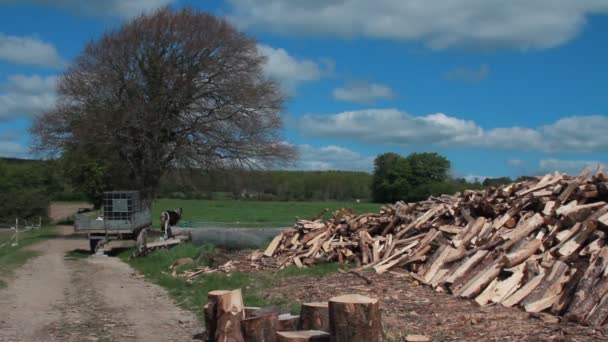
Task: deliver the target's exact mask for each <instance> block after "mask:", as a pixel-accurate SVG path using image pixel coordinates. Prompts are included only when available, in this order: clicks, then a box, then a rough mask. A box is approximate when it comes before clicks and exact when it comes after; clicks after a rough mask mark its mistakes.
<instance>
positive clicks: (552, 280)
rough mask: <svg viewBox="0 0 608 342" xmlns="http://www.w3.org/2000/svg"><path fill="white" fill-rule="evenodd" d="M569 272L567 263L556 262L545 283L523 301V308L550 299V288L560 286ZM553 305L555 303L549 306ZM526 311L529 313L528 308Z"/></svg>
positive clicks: (544, 280)
mask: <svg viewBox="0 0 608 342" xmlns="http://www.w3.org/2000/svg"><path fill="white" fill-rule="evenodd" d="M567 270H568V265H567V264H566V263H564V262H561V261H559V260H557V261H555V263H554V264H553V267H551V270H550V271H549V273H548V274H547V276H546V277H545V279H543V282H542V283H541V284H540V285H539V286H538V287H537V288H535V289H534V291H532V293H530V295H528V296H527V297H526V299H524V300H523V301H522V303H521V304H522V306H524V307H526V306H527V305H529V304H533V303H536V302H538V301H540V300H541V299H543V298H546V297H548V295H547V292H548V290H549V288H552V286H553V285H554V284H560V281H562V276H563V275H564V273H566V271H567ZM562 285H563V284H562ZM551 305H553V303H551V304H550V305H549V306H551ZM526 311H528V310H527V308H526ZM529 312H536V311H529Z"/></svg>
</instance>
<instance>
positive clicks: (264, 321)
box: [241, 313, 279, 342]
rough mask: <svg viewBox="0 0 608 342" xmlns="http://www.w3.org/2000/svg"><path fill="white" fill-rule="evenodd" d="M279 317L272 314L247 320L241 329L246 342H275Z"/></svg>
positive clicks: (242, 323) (243, 322)
mask: <svg viewBox="0 0 608 342" xmlns="http://www.w3.org/2000/svg"><path fill="white" fill-rule="evenodd" d="M278 318H279V315H278V314H277V313H270V314H267V315H263V316H256V317H251V318H246V319H244V320H243V321H242V322H241V329H242V331H243V336H244V337H245V341H246V342H275V341H276V332H277V325H278Z"/></svg>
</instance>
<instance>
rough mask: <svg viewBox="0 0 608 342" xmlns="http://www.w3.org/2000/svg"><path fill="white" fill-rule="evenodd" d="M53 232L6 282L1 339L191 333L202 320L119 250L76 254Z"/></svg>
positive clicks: (183, 336) (164, 337)
mask: <svg viewBox="0 0 608 342" xmlns="http://www.w3.org/2000/svg"><path fill="white" fill-rule="evenodd" d="M87 245H88V243H87V241H86V240H76V239H63V238H62V239H53V240H49V241H46V242H43V243H41V244H38V245H36V246H33V248H34V249H36V250H37V251H39V252H41V253H42V255H41V256H39V257H36V258H34V259H32V260H30V261H29V262H28V263H27V264H26V265H24V266H23V267H22V268H20V269H19V270H18V271H17V272H16V274H15V278H14V279H13V280H12V281H10V282H9V286H8V287H7V288H5V289H0V308H1V309H0V341H189V340H190V339H191V336H192V335H193V334H195V333H198V332H201V331H202V327H201V325H200V324H199V322H198V320H197V319H196V317H195V315H194V314H192V313H191V312H188V311H185V310H182V309H180V308H178V307H176V306H175V304H174V303H173V302H172V300H171V299H170V298H169V297H168V294H167V293H166V292H165V290H163V289H162V288H161V287H159V286H157V285H154V284H150V283H148V282H146V281H145V280H143V279H141V277H139V276H137V275H136V274H135V272H134V271H133V269H131V268H130V267H129V266H128V265H127V264H125V263H123V262H121V261H120V260H119V259H117V258H114V257H87V258H76V259H69V258H66V257H65V253H66V252H68V251H71V250H74V249H78V248H85V247H86V246H87Z"/></svg>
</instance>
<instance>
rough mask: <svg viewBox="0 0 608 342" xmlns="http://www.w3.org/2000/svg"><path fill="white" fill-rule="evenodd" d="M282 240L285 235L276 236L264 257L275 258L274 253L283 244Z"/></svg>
mask: <svg viewBox="0 0 608 342" xmlns="http://www.w3.org/2000/svg"><path fill="white" fill-rule="evenodd" d="M282 239H283V234H279V235H277V236H275V237H274V239H272V241H271V242H270V244H269V245H268V247H267V248H266V250H265V251H264V255H265V256H267V257H271V256H273V255H274V252H275V251H276V250H277V247H279V244H280V243H281V240H282Z"/></svg>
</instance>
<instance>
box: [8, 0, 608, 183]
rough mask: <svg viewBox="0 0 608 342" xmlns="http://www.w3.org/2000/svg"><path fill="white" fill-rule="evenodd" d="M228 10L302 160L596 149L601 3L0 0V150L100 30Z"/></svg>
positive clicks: (518, 171) (603, 93) (539, 168)
mask: <svg viewBox="0 0 608 342" xmlns="http://www.w3.org/2000/svg"><path fill="white" fill-rule="evenodd" d="M163 5H169V6H173V7H180V6H184V5H191V6H193V7H195V8H197V9H200V10H205V11H210V12H213V13H215V14H217V15H219V16H224V17H226V18H228V19H229V20H230V21H232V22H233V23H234V24H235V25H236V26H237V27H239V29H241V30H243V31H245V32H247V33H248V34H250V35H251V36H253V37H255V38H256V39H257V40H258V42H259V45H258V48H259V51H260V53H262V54H265V55H266V56H267V57H268V64H267V66H266V69H265V72H266V73H267V75H268V76H269V77H272V78H275V79H277V80H278V81H279V82H281V85H282V87H283V89H284V90H285V92H286V93H288V94H289V96H290V100H289V102H288V106H287V111H286V113H285V122H286V125H285V138H286V140H287V141H288V142H289V143H290V144H293V145H295V146H297V147H298V149H299V151H300V156H301V158H300V160H299V162H298V164H297V165H296V166H295V168H298V169H345V170H366V171H370V170H371V169H372V167H373V158H374V156H375V155H377V154H379V153H383V152H388V151H392V152H397V153H400V154H404V155H406V154H408V153H411V152H427V151H433V152H439V153H441V154H443V155H445V156H446V157H448V158H449V159H450V160H451V161H452V166H453V173H454V175H456V176H469V177H474V176H479V177H486V176H490V177H497V176H511V177H516V176H519V175H522V174H539V173H544V172H550V171H555V170H559V171H562V172H568V173H576V172H578V171H579V170H580V169H582V168H583V167H584V166H585V165H590V164H596V163H597V162H603V163H605V162H607V161H608V157H607V156H608V154H607V153H606V152H608V62H606V61H608V44H606V43H605V41H606V36H607V35H608V1H604V0H579V1H570V0H530V1H523V0H514V1H508V2H507V1H498V0H496V1H491V0H451V1H449V2H446V1H438V0H437V1H428V0H403V1H395V0H376V1H373V2H371V1H367V0H307V1H304V0H302V1H300V0H293V1H285V0H225V1H204V2H203V1H199V2H196V1H189V2H184V1H171V0H123V1H120V0H109V1H96V2H84V1H76V0H55V1H49V0H22V1H16V0H0V156H17V157H29V156H30V155H29V152H28V147H27V146H28V142H29V137H28V133H27V129H28V127H29V125H30V123H31V120H32V118H34V117H35V116H36V115H37V114H38V113H40V112H41V111H43V110H45V109H46V108H49V107H50V106H52V104H53V101H54V99H55V97H56V94H55V84H56V81H57V77H58V75H60V74H61V72H62V70H63V69H64V68H65V67H66V66H67V65H69V63H70V61H71V60H72V59H73V58H74V57H76V56H77V55H78V54H79V53H80V51H81V50H82V49H83V48H84V46H85V44H86V43H87V42H88V41H90V40H92V39H96V38H97V37H99V36H100V35H101V34H102V33H103V32H104V31H106V30H111V29H116V28H118V27H119V26H120V25H121V23H123V22H124V21H126V20H129V18H130V17H132V16H134V15H137V14H139V13H141V12H142V11H150V10H153V9H154V8H157V7H159V6H163Z"/></svg>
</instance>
